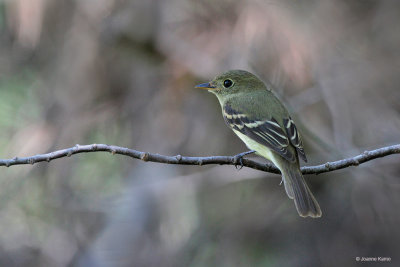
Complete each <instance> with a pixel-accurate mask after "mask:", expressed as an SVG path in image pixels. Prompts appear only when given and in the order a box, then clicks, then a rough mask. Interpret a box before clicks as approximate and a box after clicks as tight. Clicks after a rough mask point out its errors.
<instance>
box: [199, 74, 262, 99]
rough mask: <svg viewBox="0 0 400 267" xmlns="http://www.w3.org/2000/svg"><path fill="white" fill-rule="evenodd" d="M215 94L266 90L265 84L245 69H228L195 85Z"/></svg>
mask: <svg viewBox="0 0 400 267" xmlns="http://www.w3.org/2000/svg"><path fill="white" fill-rule="evenodd" d="M195 88H200V89H206V90H208V91H209V92H211V93H214V94H216V95H217V96H223V95H232V94H236V93H245V92H252V91H257V90H266V89H267V88H266V86H265V84H264V83H263V82H262V81H261V80H260V79H259V78H258V77H257V76H255V75H254V74H251V73H250V72H248V71H245V70H230V71H227V72H225V73H222V74H220V75H218V76H217V77H215V78H214V79H213V80H212V81H210V82H208V83H202V84H199V85H196V87H195Z"/></svg>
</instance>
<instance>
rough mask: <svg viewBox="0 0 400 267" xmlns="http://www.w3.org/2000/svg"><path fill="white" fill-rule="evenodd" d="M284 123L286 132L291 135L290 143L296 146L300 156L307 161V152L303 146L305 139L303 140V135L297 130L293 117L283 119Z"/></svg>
mask: <svg viewBox="0 0 400 267" xmlns="http://www.w3.org/2000/svg"><path fill="white" fill-rule="evenodd" d="M283 124H284V126H285V129H286V134H287V136H288V137H289V140H290V143H291V144H292V145H293V146H294V147H295V148H296V150H297V153H298V154H299V156H300V157H301V158H302V159H303V160H304V161H305V162H307V157H306V153H305V152H304V148H303V140H301V136H300V134H299V132H298V131H297V128H296V125H295V124H294V122H293V120H292V118H290V117H289V118H288V119H283Z"/></svg>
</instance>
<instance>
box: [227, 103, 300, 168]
mask: <svg viewBox="0 0 400 267" xmlns="http://www.w3.org/2000/svg"><path fill="white" fill-rule="evenodd" d="M222 111H223V116H224V119H225V122H226V123H227V124H228V126H229V127H231V128H232V129H234V130H237V131H239V132H241V133H242V134H245V135H246V136H248V137H249V138H251V139H253V140H254V141H256V142H258V143H260V144H262V145H265V146H267V147H268V148H269V149H271V150H273V151H275V152H276V153H278V154H279V155H281V156H282V157H284V158H285V159H287V160H289V161H291V162H295V161H296V156H295V155H294V153H293V152H291V151H293V150H291V149H288V146H289V145H290V141H289V139H288V137H287V135H286V133H285V131H284V130H283V129H282V128H281V126H280V125H279V123H278V122H277V121H276V120H275V119H274V118H273V117H272V118H271V119H268V120H262V119H260V120H258V119H255V118H251V117H250V116H249V115H248V114H246V113H244V112H241V111H240V110H235V109H233V108H232V107H231V106H230V105H229V104H225V105H224V107H223V109H222ZM293 125H294V124H293Z"/></svg>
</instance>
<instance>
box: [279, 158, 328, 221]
mask: <svg viewBox="0 0 400 267" xmlns="http://www.w3.org/2000/svg"><path fill="white" fill-rule="evenodd" d="M282 163H283V162H282ZM280 165H281V166H280V169H281V172H282V178H283V182H284V184H285V190H286V193H287V195H288V196H289V198H291V199H294V203H295V205H296V209H297V212H298V213H299V215H300V216H302V217H307V216H310V217H313V218H318V217H321V215H322V212H321V208H320V207H319V205H318V202H317V200H316V199H315V197H314V196H313V194H312V193H311V191H310V188H308V186H307V184H306V181H305V180H304V178H303V175H302V174H301V172H300V168H299V165H298V164H297V163H290V162H287V161H285V162H284V163H283V164H280Z"/></svg>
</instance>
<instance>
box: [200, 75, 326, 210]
mask: <svg viewBox="0 0 400 267" xmlns="http://www.w3.org/2000/svg"><path fill="white" fill-rule="evenodd" d="M196 88H201V89H206V90H209V92H211V93H214V94H215V95H216V96H217V98H218V100H219V103H220V104H221V108H222V115H223V117H224V120H225V122H226V124H227V125H228V126H229V127H230V128H231V129H232V130H233V131H234V132H235V134H236V135H237V136H239V138H240V139H242V141H243V142H244V143H245V144H246V145H247V147H248V148H250V149H252V150H255V151H256V153H257V154H259V155H260V156H262V157H264V158H266V159H268V160H270V161H272V162H273V163H274V164H275V166H276V167H278V169H279V170H280V171H281V173H282V178H283V182H284V185H285V190H286V193H287V195H288V196H289V198H290V199H294V203H295V205H296V209H297V211H298V213H299V215H300V216H302V217H307V216H310V217H313V218H318V217H321V214H322V213H321V209H320V207H319V205H318V202H317V201H316V200H315V198H314V196H313V194H312V193H311V191H310V189H309V188H308V186H307V184H306V182H305V180H304V178H303V175H302V174H301V171H300V166H299V156H300V157H301V158H302V159H303V160H304V161H305V162H307V158H306V154H305V153H304V148H303V142H302V140H301V137H300V134H299V132H298V131H297V128H296V125H295V124H294V122H293V120H292V119H291V118H290V115H289V113H288V111H287V110H286V108H285V107H284V106H283V104H282V103H281V102H280V101H279V99H278V98H277V97H276V96H275V94H274V93H273V92H272V90H271V88H270V86H266V85H265V84H264V83H263V82H262V81H261V80H260V79H259V78H257V77H256V76H255V75H253V74H251V73H250V72H247V71H244V70H231V71H228V72H225V73H223V74H221V75H219V76H217V77H215V78H214V80H212V81H211V82H209V83H203V84H199V85H197V86H196Z"/></svg>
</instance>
